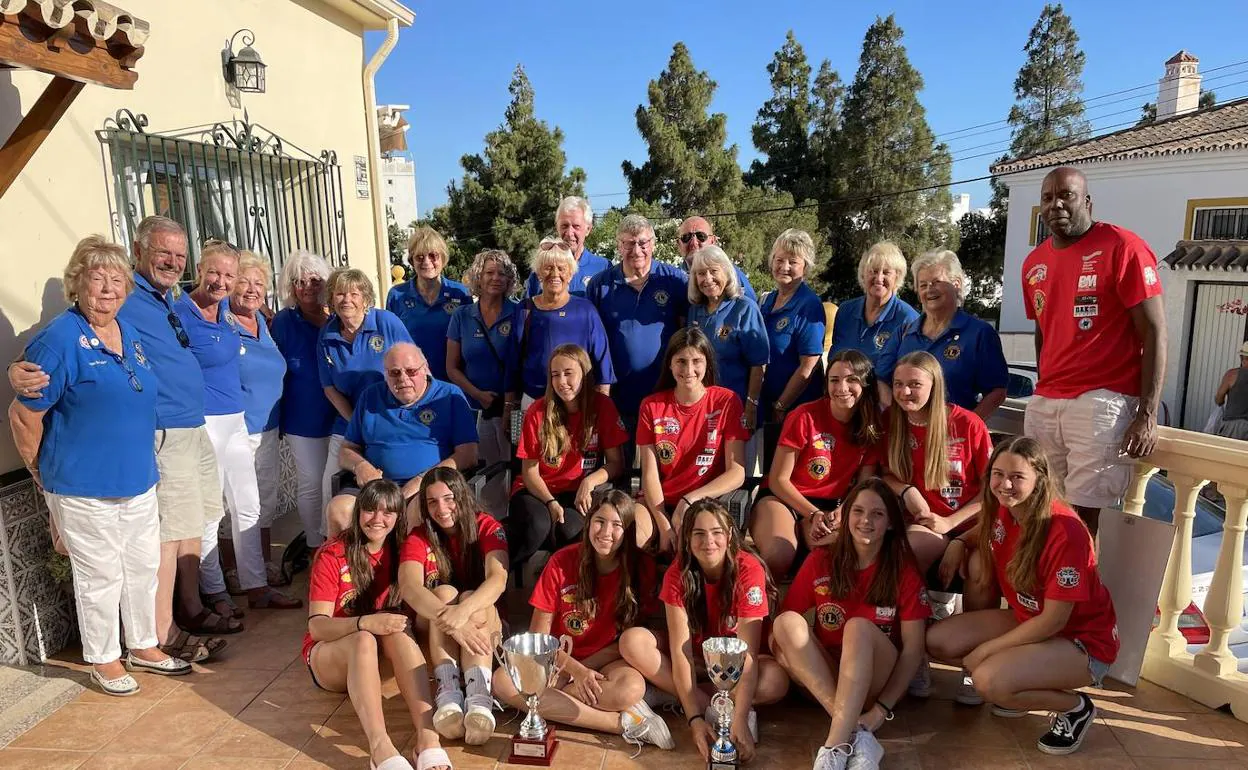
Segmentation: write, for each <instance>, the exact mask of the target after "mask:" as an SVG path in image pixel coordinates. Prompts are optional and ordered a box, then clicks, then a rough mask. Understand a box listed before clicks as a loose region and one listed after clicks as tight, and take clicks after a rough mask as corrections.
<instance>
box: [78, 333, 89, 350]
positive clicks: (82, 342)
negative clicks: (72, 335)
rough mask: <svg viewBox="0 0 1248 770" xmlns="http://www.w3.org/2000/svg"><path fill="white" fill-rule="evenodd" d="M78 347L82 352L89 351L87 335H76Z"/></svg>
mask: <svg viewBox="0 0 1248 770" xmlns="http://www.w3.org/2000/svg"><path fill="white" fill-rule="evenodd" d="M78 347H80V348H82V349H83V350H90V349H91V343H90V342H87V335H85V334H79V335H78Z"/></svg>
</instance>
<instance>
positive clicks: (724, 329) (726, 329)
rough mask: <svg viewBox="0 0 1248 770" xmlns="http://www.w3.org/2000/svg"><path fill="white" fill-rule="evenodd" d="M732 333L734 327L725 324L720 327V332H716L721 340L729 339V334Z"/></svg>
mask: <svg viewBox="0 0 1248 770" xmlns="http://www.w3.org/2000/svg"><path fill="white" fill-rule="evenodd" d="M730 334H732V327H731V326H728V325H727V324H725V325H723V326H721V327H719V332H718V334H716V336H717V337H719V338H720V339H721V340H726V339H728V336H729V335H730Z"/></svg>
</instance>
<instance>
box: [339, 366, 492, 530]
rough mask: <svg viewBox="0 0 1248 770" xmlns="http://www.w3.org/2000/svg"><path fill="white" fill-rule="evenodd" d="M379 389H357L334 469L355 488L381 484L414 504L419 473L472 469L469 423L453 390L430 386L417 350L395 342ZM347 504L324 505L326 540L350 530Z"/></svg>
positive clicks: (343, 498) (472, 425)
mask: <svg viewBox="0 0 1248 770" xmlns="http://www.w3.org/2000/svg"><path fill="white" fill-rule="evenodd" d="M384 367H385V369H384V371H385V376H386V381H385V382H384V383H382V382H378V383H375V384H373V385H370V386H368V387H367V388H365V389H364V390H363V391H362V392H361V393H360V395H359V399H358V400H357V401H356V404H355V412H353V413H352V415H351V421H350V422H349V423H347V433H346V436H345V437H344V441H343V443H342V449H341V450H340V451H339V453H338V462H339V465H340V466H341V467H342V468H343V469H344V470H349V471H351V472H352V473H353V474H354V475H355V480H356V482H357V483H358V484H360V485H364V484H367V483H368V482H370V481H372V480H373V479H379V478H387V479H390V480H391V481H394V482H395V483H397V484H399V485H400V486H401V487H402V488H403V495H404V497H406V498H408V499H414V497H415V495H416V493H417V491H418V490H419V489H420V479H421V476H423V475H424V473H425V471H427V470H429V469H430V468H432V467H434V466H435V465H444V466H446V467H448V468H457V469H459V470H460V471H464V470H467V469H469V468H472V467H473V466H475V465H476V464H477V424H476V423H477V418H476V416H475V415H474V414H473V412H472V408H471V407H469V406H468V399H467V398H466V397H465V396H464V392H463V391H462V390H460V389H459V387H458V386H456V385H452V384H450V383H449V382H443V381H441V380H437V379H434V378H433V377H432V376H431V375H430V374H429V364H428V362H427V360H426V359H425V355H424V353H422V352H421V351H420V348H418V347H416V346H415V345H413V344H411V343H410V342H400V343H397V344H396V345H395V346H394V347H392V348H390V351H389V352H388V353H386V358H385V363H384ZM354 502H355V501H354V496H353V495H351V494H342V495H338V496H337V497H335V498H334V499H333V500H331V501H330V503H329V510H328V519H329V529H330V532H329V536H330V537H331V538H332V537H333V536H334V535H336V534H338V533H339V532H341V531H343V530H344V529H346V528H347V527H349V526H350V525H351V510H352V507H353V506H354Z"/></svg>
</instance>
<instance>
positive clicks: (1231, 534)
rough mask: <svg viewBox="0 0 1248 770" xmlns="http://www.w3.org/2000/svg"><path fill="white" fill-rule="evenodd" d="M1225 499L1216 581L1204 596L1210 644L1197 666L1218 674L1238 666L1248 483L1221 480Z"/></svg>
mask: <svg viewBox="0 0 1248 770" xmlns="http://www.w3.org/2000/svg"><path fill="white" fill-rule="evenodd" d="M1218 490H1219V491H1220V492H1221V493H1222V496H1223V497H1225V498H1226V522H1225V523H1224V524H1223V525H1222V547H1221V549H1220V550H1219V551H1218V563H1217V566H1216V567H1215V568H1214V570H1213V583H1212V584H1211V585H1210V586H1209V594H1208V596H1206V597H1205V606H1204V613H1205V619H1206V620H1207V621H1208V622H1209V644H1207V645H1205V648H1204V649H1203V650H1201V651H1200V652H1198V653H1196V656H1195V661H1194V662H1195V665H1196V667H1197V668H1199V669H1200V670H1202V671H1206V672H1208V673H1210V674H1214V675H1215V676H1227V675H1229V674H1232V673H1234V672H1235V671H1236V670H1237V668H1238V661H1237V660H1236V659H1235V656H1234V655H1233V654H1232V653H1231V647H1230V643H1229V639H1230V633H1231V629H1233V628H1235V627H1236V626H1238V625H1239V622H1240V618H1241V617H1243V614H1244V564H1243V562H1244V556H1243V554H1244V524H1245V520H1246V519H1248V486H1244V485H1239V484H1230V483H1226V482H1219V484H1218Z"/></svg>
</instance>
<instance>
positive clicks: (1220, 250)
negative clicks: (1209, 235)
mask: <svg viewBox="0 0 1248 770" xmlns="http://www.w3.org/2000/svg"><path fill="white" fill-rule="evenodd" d="M1162 262H1165V263H1166V264H1167V265H1169V266H1170V268H1171V269H1174V270H1178V269H1179V268H1184V267H1185V268H1188V269H1197V268H1203V269H1205V270H1248V241H1179V242H1178V243H1176V244H1175V246H1174V251H1172V252H1170V253H1169V254H1167V255H1166V257H1165V259H1163V260H1162Z"/></svg>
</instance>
